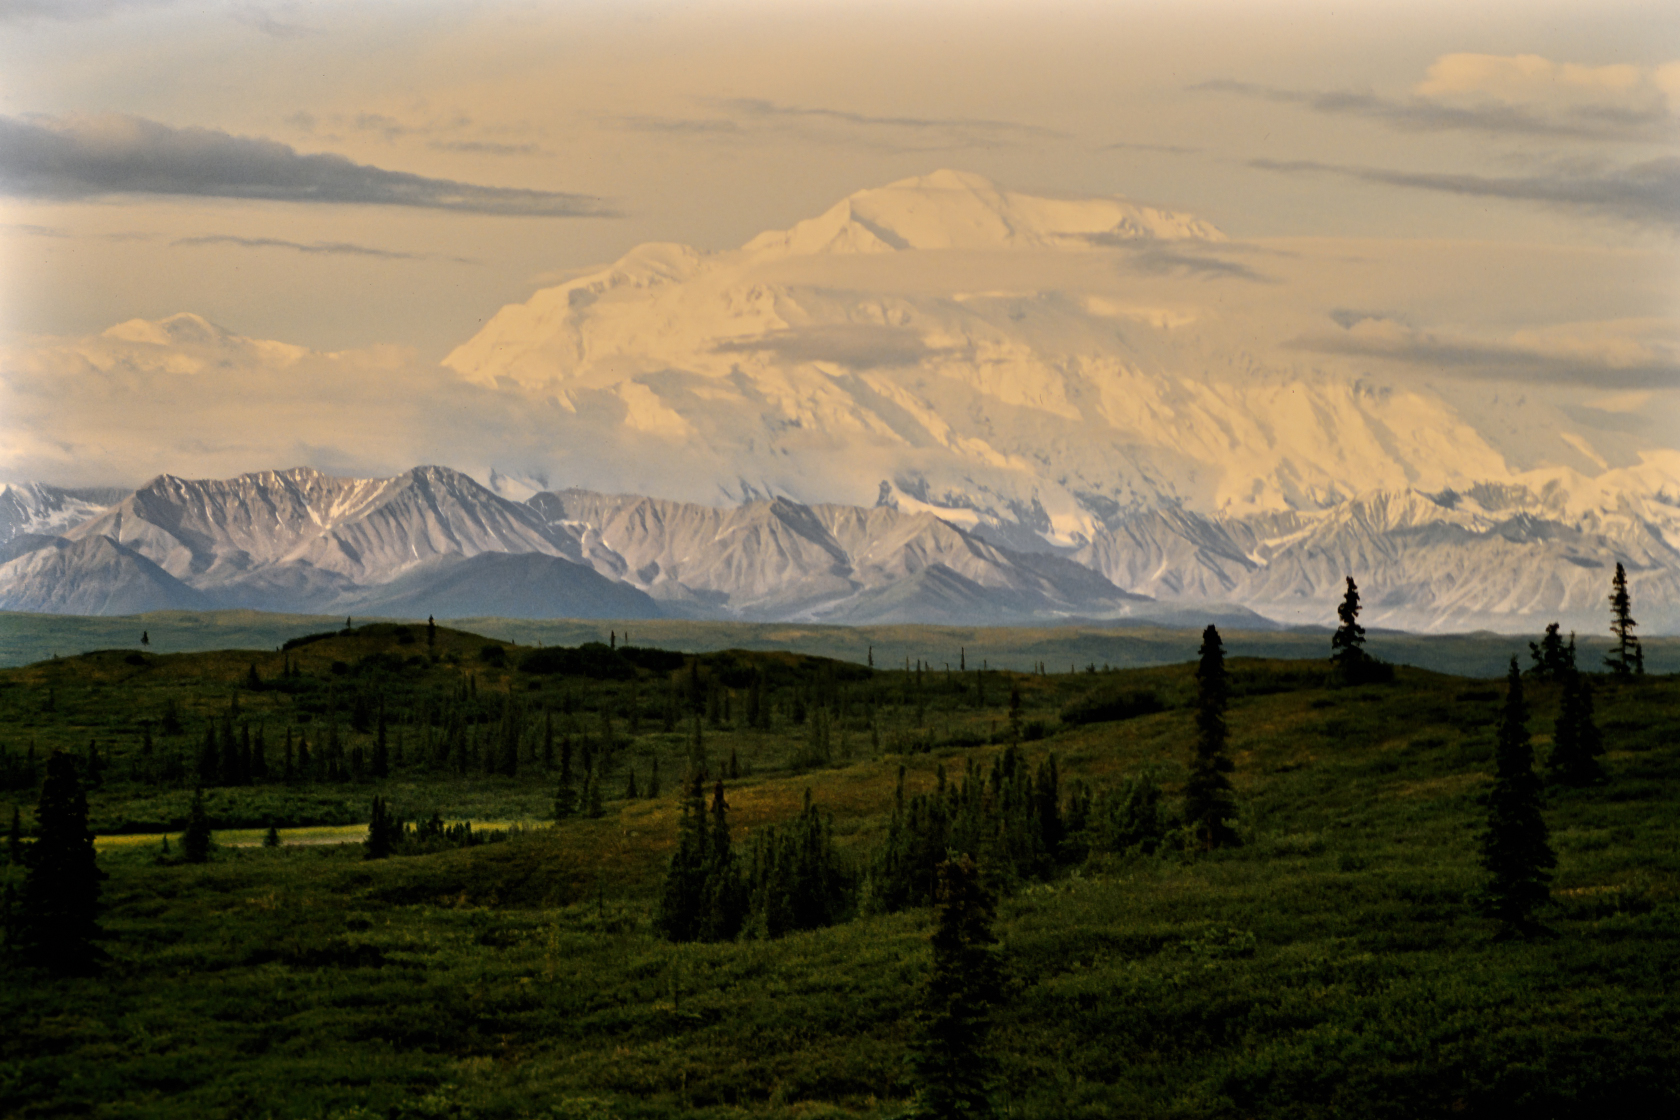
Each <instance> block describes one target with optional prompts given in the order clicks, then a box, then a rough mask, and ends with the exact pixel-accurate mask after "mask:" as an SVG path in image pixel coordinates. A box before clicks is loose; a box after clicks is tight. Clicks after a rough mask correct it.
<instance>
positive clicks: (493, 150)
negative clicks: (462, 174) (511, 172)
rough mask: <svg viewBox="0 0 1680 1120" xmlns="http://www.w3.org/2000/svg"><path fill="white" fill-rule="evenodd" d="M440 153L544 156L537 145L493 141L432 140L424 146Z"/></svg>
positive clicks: (547, 152) (544, 153) (548, 153)
mask: <svg viewBox="0 0 1680 1120" xmlns="http://www.w3.org/2000/svg"><path fill="white" fill-rule="evenodd" d="M426 147H428V148H432V149H435V150H436V151H440V152H465V153H467V154H468V155H479V156H546V155H550V154H552V153H550V152H549V151H547V150H546V149H545V148H543V147H542V146H541V145H538V144H500V143H497V142H495V141H493V140H433V141H431V142H430V143H428V144H427V145H426Z"/></svg>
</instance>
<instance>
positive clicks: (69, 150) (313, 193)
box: [0, 115, 614, 217]
mask: <svg viewBox="0 0 1680 1120" xmlns="http://www.w3.org/2000/svg"><path fill="white" fill-rule="evenodd" d="M0 193H3V194H10V195H14V196H22V197H32V198H55V199H83V198H98V197H101V196H104V195H111V194H155V195H191V196H198V197H210V198H240V199H264V200H271V201H282V202H325V203H358V204H368V205H381V206H411V207H418V208H421V209H431V210H450V211H456V212H462V213H470V214H498V215H519V216H527V217H610V216H614V215H613V211H612V210H611V209H610V208H608V207H607V206H606V204H605V203H604V202H603V201H602V200H601V199H599V198H596V197H594V196H592V195H582V194H567V193H562V192H559V191H540V190H524V189H517V188H511V187H487V186H479V185H477V184H473V183H460V182H455V181H453V180H449V179H431V178H426V177H424V176H420V175H413V174H409V173H407V172H402V171H387V170H384V169H383V168H378V167H372V166H368V165H366V164H359V163H353V162H351V161H350V160H348V159H346V158H344V157H343V156H340V155H333V154H311V155H304V154H300V153H299V152H297V151H296V150H295V149H293V148H291V147H290V146H289V145H286V144H282V143H279V142H278V141H274V140H266V139H260V138H254V137H245V136H233V135H230V134H228V133H226V132H221V131H217V130H214V129H207V128H173V127H170V126H169V125H164V124H159V123H157V122H156V121H149V120H144V119H142V118H139V117H131V116H117V115H106V116H96V117H90V116H75V117H59V118H28V119H24V118H18V117H0Z"/></svg>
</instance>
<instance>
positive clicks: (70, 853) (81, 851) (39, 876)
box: [12, 751, 105, 976]
mask: <svg viewBox="0 0 1680 1120" xmlns="http://www.w3.org/2000/svg"><path fill="white" fill-rule="evenodd" d="M23 865H24V879H23V890H22V892H21V895H20V897H19V898H18V900H17V907H18V909H17V912H16V913H15V915H14V918H13V929H12V933H13V945H14V946H15V947H16V949H17V950H18V953H19V955H20V956H21V957H22V958H23V960H24V961H25V962H26V963H28V964H31V965H34V966H35V967H37V968H44V969H47V970H48V971H50V972H52V973H54V974H55V975H59V976H76V975H85V974H87V973H90V972H92V971H94V970H96V969H97V968H98V966H99V964H100V962H101V961H103V960H104V959H105V953H104V951H103V950H101V949H100V948H99V946H98V944H96V942H97V941H98V940H99V939H100V938H101V937H102V936H103V935H104V934H103V931H102V930H101V929H100V928H99V883H100V880H102V879H103V878H105V875H104V873H103V872H102V871H100V870H99V866H98V864H97V862H96V861H95V856H94V850H93V833H91V832H89V831H88V826H87V795H86V794H85V793H83V792H82V784H81V782H80V781H78V780H77V778H76V764H75V762H74V761H72V760H71V758H70V756H69V755H67V754H65V753H64V752H62V751H54V752H53V753H52V755H51V756H50V757H49V758H48V759H47V778H46V781H45V782H43V783H42V785H41V799H40V801H39V802H38V803H37V804H36V808H35V839H34V841H33V842H32V843H31V844H30V845H29V847H28V848H27V849H26V850H25V851H24V853H23Z"/></svg>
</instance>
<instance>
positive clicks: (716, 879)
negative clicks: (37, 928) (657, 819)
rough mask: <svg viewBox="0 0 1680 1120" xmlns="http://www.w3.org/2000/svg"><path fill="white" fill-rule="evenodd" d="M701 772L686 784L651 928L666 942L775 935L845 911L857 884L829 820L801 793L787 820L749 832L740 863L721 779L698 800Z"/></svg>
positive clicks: (829, 920) (836, 918)
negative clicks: (750, 837) (802, 799)
mask: <svg viewBox="0 0 1680 1120" xmlns="http://www.w3.org/2000/svg"><path fill="white" fill-rule="evenodd" d="M705 787H706V782H705V776H704V775H703V774H701V773H700V772H698V771H696V772H695V773H693V774H691V775H690V777H689V779H688V781H687V783H686V794H685V796H684V798H683V808H682V818H681V821H680V823H679V825H678V833H677V850H676V852H675V853H674V854H673V855H672V857H671V863H670V867H669V869H668V870H667V872H666V876H665V885H664V889H663V891H662V892H661V895H660V900H659V908H658V912H657V914H656V915H655V918H654V925H655V927H656V928H657V929H658V930H659V931H660V932H661V933H662V934H663V935H664V936H665V937H667V938H669V939H670V940H672V941H727V940H731V939H733V938H735V937H736V936H738V935H741V934H746V935H748V936H753V937H767V938H773V937H780V936H782V935H784V934H787V933H792V932H795V931H798V930H807V929H819V928H821V927H823V926H829V925H834V924H835V923H837V922H841V921H844V920H845V919H846V918H848V917H850V916H851V912H852V909H853V900H854V897H855V893H856V884H855V883H854V881H853V879H852V876H851V875H850V873H849V872H848V871H847V869H846V867H845V865H844V864H843V863H842V862H841V860H840V857H839V855H838V853H837V852H836V851H835V849H834V837H833V825H832V822H831V821H830V820H829V819H828V818H827V817H824V816H822V815H821V814H819V813H818V812H817V810H816V807H815V806H814V805H813V804H812V803H811V794H810V791H809V790H807V791H806V793H805V804H804V808H803V809H802V810H801V811H800V813H799V815H798V816H797V817H795V818H794V819H793V820H792V821H789V822H787V823H785V824H782V825H779V826H775V827H772V828H769V829H766V830H764V831H763V832H762V833H760V834H758V835H756V836H754V837H753V842H752V844H751V845H750V847H749V852H748V856H747V859H746V861H745V866H743V865H742V861H741V860H740V859H739V858H738V856H737V854H736V852H735V849H734V847H733V845H732V844H731V841H730V829H729V803H728V801H727V799H726V798H725V794H724V785H723V782H722V780H721V779H719V780H717V781H716V782H715V783H714V784H713V787H712V795H711V804H710V806H709V807H708V806H707V804H706V799H705Z"/></svg>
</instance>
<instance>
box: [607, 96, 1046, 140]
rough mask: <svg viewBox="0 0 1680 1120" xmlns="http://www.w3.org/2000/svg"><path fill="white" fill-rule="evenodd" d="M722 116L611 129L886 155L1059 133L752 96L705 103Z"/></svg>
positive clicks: (623, 122)
mask: <svg viewBox="0 0 1680 1120" xmlns="http://www.w3.org/2000/svg"><path fill="white" fill-rule="evenodd" d="M706 104H709V105H713V106H715V107H716V108H717V109H719V110H721V111H722V113H723V114H724V115H722V116H712V117H665V116H630V117H619V118H616V119H615V120H613V121H612V122H611V124H612V125H613V126H616V127H618V128H623V129H627V130H630V131H636V132H662V133H666V134H668V135H672V136H692V137H720V138H740V139H753V138H759V137H778V138H785V137H789V136H792V137H795V138H798V139H800V140H804V141H806V142H809V143H814V144H824V145H830V146H839V147H862V148H869V149H873V150H879V151H889V152H932V151H945V150H950V149H958V148H1001V147H1009V146H1015V145H1020V144H1027V143H1032V142H1035V141H1040V140H1048V139H1056V138H1059V137H1061V136H1062V135H1063V134H1062V133H1060V132H1057V131H1055V130H1054V129H1050V128H1044V127H1042V126H1039V125H1030V124H1020V123H1018V122H1015V121H1002V120H989V119H985V118H980V117H913V116H875V115H871V114H868V113H857V112H853V111H851V110H847V109H830V108H823V107H812V106H801V105H782V104H778V103H776V102H774V101H767V100H765V99H763V98H756V97H737V98H728V99H723V100H716V101H708V102H706Z"/></svg>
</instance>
